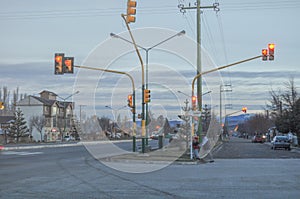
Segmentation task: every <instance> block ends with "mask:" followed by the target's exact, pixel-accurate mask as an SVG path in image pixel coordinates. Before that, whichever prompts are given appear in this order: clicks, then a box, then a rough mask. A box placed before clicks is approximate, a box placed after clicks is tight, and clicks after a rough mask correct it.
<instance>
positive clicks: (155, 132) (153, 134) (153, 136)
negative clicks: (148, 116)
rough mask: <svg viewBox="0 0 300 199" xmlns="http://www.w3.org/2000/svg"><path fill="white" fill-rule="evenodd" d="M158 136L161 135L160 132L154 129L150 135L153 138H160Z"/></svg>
mask: <svg viewBox="0 0 300 199" xmlns="http://www.w3.org/2000/svg"><path fill="white" fill-rule="evenodd" d="M158 136H160V134H159V133H158V131H153V132H152V133H151V135H150V138H151V139H152V140H158Z"/></svg>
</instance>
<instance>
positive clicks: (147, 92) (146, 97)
mask: <svg viewBox="0 0 300 199" xmlns="http://www.w3.org/2000/svg"><path fill="white" fill-rule="evenodd" d="M150 97H151V95H150V90H149V89H145V90H144V103H145V104H146V103H148V102H150V101H151V100H150Z"/></svg>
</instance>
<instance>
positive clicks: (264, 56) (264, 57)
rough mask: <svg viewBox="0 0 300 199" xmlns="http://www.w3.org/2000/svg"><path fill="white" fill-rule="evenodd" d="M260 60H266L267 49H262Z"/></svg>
mask: <svg viewBox="0 0 300 199" xmlns="http://www.w3.org/2000/svg"><path fill="white" fill-rule="evenodd" d="M262 60H263V61H267V60H268V49H262Z"/></svg>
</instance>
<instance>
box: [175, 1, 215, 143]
mask: <svg viewBox="0 0 300 199" xmlns="http://www.w3.org/2000/svg"><path fill="white" fill-rule="evenodd" d="M195 5H196V6H191V5H190V4H189V6H188V7H185V6H184V5H183V4H179V5H178V8H179V9H180V12H181V13H183V14H184V13H185V12H186V10H188V9H196V10H197V75H199V74H201V72H202V67H201V9H214V11H216V12H218V11H219V10H220V9H219V8H218V6H219V3H214V4H213V5H212V6H201V5H200V0H197V2H196V3H195ZM197 99H198V109H199V111H200V112H201V111H202V77H201V76H199V77H198V78H197ZM198 122H199V123H198V134H199V142H201V134H202V118H201V117H199V119H198Z"/></svg>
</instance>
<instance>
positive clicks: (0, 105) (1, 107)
mask: <svg viewBox="0 0 300 199" xmlns="http://www.w3.org/2000/svg"><path fill="white" fill-rule="evenodd" d="M3 109H4V103H3V102H0V110H3Z"/></svg>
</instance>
